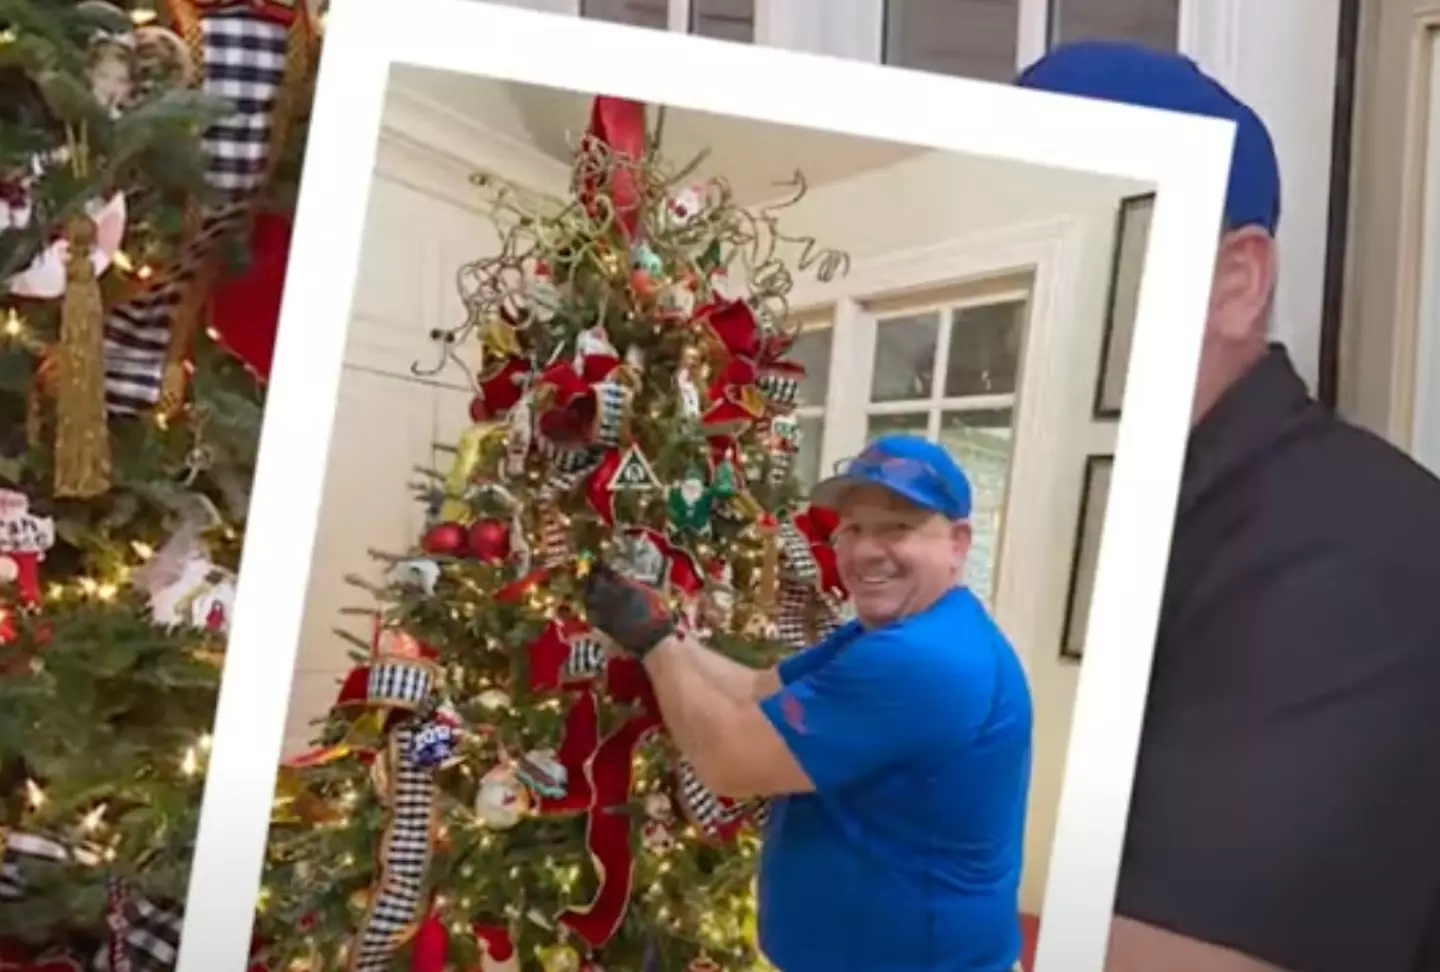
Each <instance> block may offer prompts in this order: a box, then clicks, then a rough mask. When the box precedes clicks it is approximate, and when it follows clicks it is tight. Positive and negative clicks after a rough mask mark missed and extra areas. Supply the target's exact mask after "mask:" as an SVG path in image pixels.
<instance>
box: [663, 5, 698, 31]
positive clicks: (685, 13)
mask: <svg viewBox="0 0 1440 972" xmlns="http://www.w3.org/2000/svg"><path fill="white" fill-rule="evenodd" d="M692 2H693V0H668V2H667V3H666V4H665V29H666V30H668V31H670V32H671V33H676V34H688V33H690V7H691V4H692Z"/></svg>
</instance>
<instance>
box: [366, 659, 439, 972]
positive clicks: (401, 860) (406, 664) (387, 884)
mask: <svg viewBox="0 0 1440 972" xmlns="http://www.w3.org/2000/svg"><path fill="white" fill-rule="evenodd" d="M437 689H438V685H437V679H436V675H435V671H434V670H433V669H432V668H431V667H430V666H429V665H428V664H424V663H417V662H414V661H410V660H408V659H380V660H377V661H375V662H373V663H372V664H371V666H370V675H369V686H368V693H367V696H368V701H369V703H370V704H371V705H372V706H395V707H399V708H401V709H410V710H419V711H424V710H426V708H427V707H428V706H429V705H430V704H431V702H432V701H433V700H434V698H435V696H436V694H437ZM427 725H428V723H426V722H425V721H423V720H419V719H411V720H408V721H406V722H403V723H401V724H400V725H398V726H396V727H395V728H394V729H393V730H392V731H391V733H390V738H389V740H388V747H389V754H390V755H389V764H390V765H391V766H392V767H394V769H393V771H392V772H391V773H390V778H389V782H390V793H389V794H388V799H387V801H386V803H387V806H388V808H389V814H390V821H389V826H388V827H387V828H386V830H385V841H384V843H383V844H382V845H381V847H380V849H379V853H378V855H377V858H378V861H379V864H380V880H379V881H378V882H377V883H376V885H375V888H374V895H375V897H374V900H373V901H372V902H371V906H370V910H369V911H368V912H367V913H366V917H365V921H364V922H363V923H362V924H361V926H360V929H359V931H358V933H357V934H356V936H355V945H354V951H353V953H352V956H353V957H352V961H351V965H350V972H383V970H385V969H389V968H390V964H391V961H392V959H393V956H394V953H395V950H396V948H398V947H399V946H400V945H401V944H402V943H403V941H404V939H405V936H406V935H407V934H408V933H409V931H410V930H411V928H412V927H413V926H414V923H415V922H416V921H418V920H419V918H420V912H421V907H422V905H423V904H424V903H425V902H424V895H425V879H426V875H427V872H428V870H429V867H430V829H431V825H432V822H433V818H434V812H435V775H434V774H435V767H434V766H433V765H430V764H428V763H426V762H424V761H422V759H421V754H420V751H419V749H417V747H416V746H415V741H416V735H417V734H418V733H420V732H421V731H423V730H425V729H426V727H427Z"/></svg>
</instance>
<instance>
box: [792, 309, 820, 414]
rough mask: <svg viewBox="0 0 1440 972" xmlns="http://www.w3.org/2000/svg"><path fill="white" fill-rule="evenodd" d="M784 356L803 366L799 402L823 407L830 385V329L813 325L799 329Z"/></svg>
mask: <svg viewBox="0 0 1440 972" xmlns="http://www.w3.org/2000/svg"><path fill="white" fill-rule="evenodd" d="M785 357H786V358H788V359H790V360H792V361H794V362H796V363H797V364H801V365H804V366H805V380H804V381H802V382H801V383H800V404H801V405H802V406H804V405H810V406H814V407H815V408H823V407H824V406H825V393H826V389H828V388H829V387H830V329H829V328H828V327H823V328H821V327H814V328H809V329H807V330H804V331H801V332H800V336H799V337H798V338H796V339H795V344H794V346H793V347H791V349H790V353H789V354H787V355H786V356H785Z"/></svg>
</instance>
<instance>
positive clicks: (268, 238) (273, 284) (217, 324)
mask: <svg viewBox="0 0 1440 972" xmlns="http://www.w3.org/2000/svg"><path fill="white" fill-rule="evenodd" d="M290 233H291V224H290V218H289V217H288V216H285V215H282V214H280V213H260V214H258V215H257V216H256V217H255V224H254V227H253V228H252V230H251V235H250V266H249V267H248V269H247V270H246V271H245V273H243V274H241V275H240V276H238V277H233V278H231V279H228V280H222V281H221V282H220V283H218V284H217V285H216V287H215V290H214V292H213V293H212V294H211V296H210V327H211V328H212V329H213V330H214V332H215V333H216V334H218V335H219V340H220V344H221V345H222V346H223V347H224V348H225V349H226V350H227V351H229V352H230V353H231V354H232V355H234V356H235V357H236V358H239V359H240V360H241V361H243V362H244V363H245V364H246V366H247V367H249V369H250V370H251V371H252V372H254V373H255V375H256V376H257V377H258V378H260V380H261V381H269V379H270V364H271V361H272V360H273V359H274V357H275V335H276V333H277V332H278V331H279V329H280V302H281V295H282V294H283V293H284V292H285V270H286V266H287V264H289V262H290Z"/></svg>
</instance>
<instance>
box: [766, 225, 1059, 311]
mask: <svg viewBox="0 0 1440 972" xmlns="http://www.w3.org/2000/svg"><path fill="white" fill-rule="evenodd" d="M1078 230H1079V222H1078V221H1077V220H1076V219H1074V218H1071V217H1062V218H1060V219H1049V220H1043V221H1037V222H1031V223H1016V224H1014V225H1012V226H1006V227H1003V228H1001V229H994V230H986V231H983V232H980V233H971V234H969V235H967V236H959V237H955V238H954V239H950V240H946V241H944V242H942V243H937V244H929V245H926V246H920V247H912V248H910V249H906V250H896V251H893V252H891V253H886V254H884V255H883V256H875V257H867V258H864V259H861V260H856V261H854V263H853V264H852V265H851V267H850V272H849V273H848V274H845V275H844V276H842V277H836V278H835V279H833V280H830V281H811V282H805V283H800V284H797V286H796V287H795V289H794V290H793V291H792V292H791V293H790V296H789V304H790V310H791V311H792V312H793V311H805V310H810V309H813V308H817V307H821V306H824V305H828V304H834V303H836V302H837V301H840V300H842V299H846V298H848V299H851V300H873V299H876V298H882V297H892V296H898V295H902V294H904V293H906V292H907V291H912V290H928V289H930V288H932V287H936V286H945V285H948V284H952V283H963V282H965V281H969V280H983V279H985V278H986V277H998V276H1003V275H1005V274H1007V273H1013V272H1015V271H1017V270H1024V269H1028V268H1030V267H1038V266H1040V265H1041V264H1042V263H1044V262H1045V261H1048V260H1052V259H1054V258H1055V256H1056V254H1057V253H1058V251H1059V250H1060V249H1061V248H1063V247H1064V246H1065V245H1066V244H1067V243H1069V241H1071V240H1072V239H1073V238H1074V236H1075V234H1076V233H1077V232H1078Z"/></svg>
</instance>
